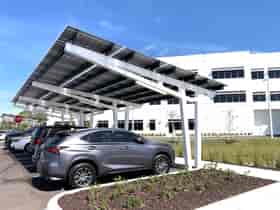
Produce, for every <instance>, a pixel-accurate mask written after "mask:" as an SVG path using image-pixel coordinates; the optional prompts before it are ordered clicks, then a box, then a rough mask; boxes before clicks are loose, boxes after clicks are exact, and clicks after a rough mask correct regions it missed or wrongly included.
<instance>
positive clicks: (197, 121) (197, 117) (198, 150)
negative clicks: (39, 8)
mask: <svg viewBox="0 0 280 210" xmlns="http://www.w3.org/2000/svg"><path fill="white" fill-rule="evenodd" d="M199 98H200V96H198V97H197V101H196V102H195V104H194V109H195V110H194V112H195V143H194V145H195V154H194V157H195V160H194V165H195V167H196V168H199V167H200V166H201V144H202V141H201V127H200V123H201V122H200V116H201V114H200V110H199V109H200V100H199Z"/></svg>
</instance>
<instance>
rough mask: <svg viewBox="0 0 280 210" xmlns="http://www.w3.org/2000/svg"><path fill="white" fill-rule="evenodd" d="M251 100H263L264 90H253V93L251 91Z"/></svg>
mask: <svg viewBox="0 0 280 210" xmlns="http://www.w3.org/2000/svg"><path fill="white" fill-rule="evenodd" d="M253 101H254V102H261V101H265V93H264V92H255V93H253Z"/></svg>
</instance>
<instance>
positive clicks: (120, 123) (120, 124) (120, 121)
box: [118, 120, 125, 128]
mask: <svg viewBox="0 0 280 210" xmlns="http://www.w3.org/2000/svg"><path fill="white" fill-rule="evenodd" d="M124 127H125V126H124V120H118V128H124Z"/></svg>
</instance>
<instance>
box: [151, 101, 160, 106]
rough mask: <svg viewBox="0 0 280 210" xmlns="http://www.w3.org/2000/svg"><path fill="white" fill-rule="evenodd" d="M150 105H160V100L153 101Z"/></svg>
mask: <svg viewBox="0 0 280 210" xmlns="http://www.w3.org/2000/svg"><path fill="white" fill-rule="evenodd" d="M150 105H160V101H151V102H150Z"/></svg>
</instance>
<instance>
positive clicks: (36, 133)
mask: <svg viewBox="0 0 280 210" xmlns="http://www.w3.org/2000/svg"><path fill="white" fill-rule="evenodd" d="M40 132H41V128H35V129H34V131H33V132H32V135H31V136H32V138H33V139H35V138H36V137H38V136H39V135H40Z"/></svg>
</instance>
